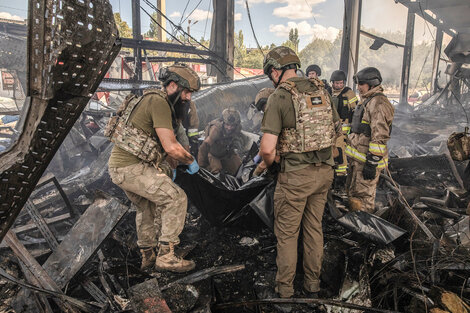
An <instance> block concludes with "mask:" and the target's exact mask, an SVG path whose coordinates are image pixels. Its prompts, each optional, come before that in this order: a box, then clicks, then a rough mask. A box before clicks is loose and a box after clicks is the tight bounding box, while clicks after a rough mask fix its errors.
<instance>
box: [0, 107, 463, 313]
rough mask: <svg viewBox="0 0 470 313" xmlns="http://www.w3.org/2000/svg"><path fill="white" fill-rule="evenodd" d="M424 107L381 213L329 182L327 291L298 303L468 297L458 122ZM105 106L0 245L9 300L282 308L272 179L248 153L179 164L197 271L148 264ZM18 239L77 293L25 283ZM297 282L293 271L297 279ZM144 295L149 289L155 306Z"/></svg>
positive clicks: (424, 302) (422, 304)
mask: <svg viewBox="0 0 470 313" xmlns="http://www.w3.org/2000/svg"><path fill="white" fill-rule="evenodd" d="M421 109H422V110H423V112H424V113H423V112H421V113H420V118H419V119H413V118H409V114H400V113H398V114H397V119H396V122H395V123H394V129H393V133H392V140H391V146H390V151H391V155H393V156H394V157H392V158H391V160H390V166H389V171H387V172H386V173H383V174H382V176H381V179H380V183H379V188H378V191H377V200H376V208H377V212H376V214H374V215H372V214H368V213H364V212H354V213H351V212H347V210H346V209H345V207H346V197H345V194H344V189H343V187H342V186H340V185H335V186H334V188H333V189H332V191H331V193H330V195H329V200H328V203H327V207H326V209H325V214H324V218H323V229H324V241H325V244H324V246H325V255H324V260H323V269H322V276H321V284H322V292H321V294H320V299H321V300H315V299H311V300H308V299H307V300H306V299H300V295H299V294H296V295H295V298H294V299H292V301H291V302H293V303H295V304H294V311H296V312H310V311H311V310H312V309H311V308H310V307H309V306H308V305H307V304H306V302H309V301H310V305H311V304H312V303H316V304H321V306H319V307H317V309H318V310H326V311H328V312H356V311H364V312H367V311H370V312H391V311H397V312H424V311H426V310H428V311H432V312H466V311H467V310H468V309H469V307H468V305H467V301H468V298H469V296H470V294H469V292H470V288H469V287H470V286H469V283H468V279H467V278H468V276H469V273H470V272H469V271H470V268H469V267H468V264H467V263H468V262H467V260H468V258H469V248H470V229H469V217H468V213H467V211H466V204H467V203H468V194H467V192H466V190H465V189H464V186H463V181H464V180H463V179H462V175H464V170H465V166H466V162H455V161H453V160H452V159H450V157H449V156H448V155H447V154H446V151H445V150H444V147H445V146H444V145H445V141H444V138H445V137H443V136H445V135H443V129H445V130H446V131H447V132H449V133H450V132H452V131H455V130H456V127H455V123H452V122H451V120H450V118H449V119H440V121H439V123H436V121H435V119H433V118H431V117H428V116H427V115H426V113H425V111H426V110H428V111H431V108H421ZM433 110H434V109H433ZM447 112H448V111H447ZM448 113H449V112H448ZM433 114H434V113H433ZM430 115H432V114H430ZM108 116H109V112H89V111H85V112H84V113H83V114H82V117H81V118H80V119H79V121H78V122H77V123H76V124H75V126H74V128H73V130H72V131H71V132H70V133H69V135H68V137H67V138H66V140H65V142H64V144H63V145H62V146H61V148H60V149H59V151H58V153H57V154H56V157H55V158H54V159H53V161H52V163H51V165H50V166H49V168H48V170H47V172H46V174H45V175H44V177H43V179H42V181H41V182H40V183H39V184H38V186H37V188H36V190H35V191H34V193H33V194H32V196H31V197H30V199H29V200H28V204H27V205H26V208H27V209H26V210H23V211H22V212H21V213H20V215H19V217H18V218H17V220H16V222H15V224H14V226H13V228H12V229H11V233H12V234H11V235H12V236H9V237H8V240H6V241H4V242H3V243H2V244H1V246H0V248H1V249H2V253H1V261H0V262H1V263H0V264H2V266H1V268H3V269H6V270H5V272H1V273H0V275H1V276H2V277H3V279H2V283H1V288H2V293H1V294H2V298H3V299H2V300H3V302H4V304H3V307H2V309H3V310H4V311H8V310H14V312H28V311H36V310H37V308H38V306H39V307H41V308H42V309H44V310H46V309H47V307H48V306H50V307H51V309H52V311H55V310H56V309H57V308H60V307H61V306H64V305H69V306H70V307H71V308H72V309H74V310H76V309H77V308H78V309H80V310H82V311H85V312H98V311H100V310H101V311H107V310H108V311H141V310H143V309H142V308H153V310H154V311H155V312H160V311H162V312H165V311H168V312H170V311H172V312H252V311H256V310H259V311H262V312H277V311H278V310H279V307H278V306H277V305H276V304H275V303H276V299H270V298H272V297H273V286H274V278H275V272H276V263H275V257H276V252H275V250H276V240H275V237H274V235H273V232H272V220H273V213H272V195H273V190H274V186H275V179H274V178H273V177H270V176H263V177H258V178H250V172H251V171H252V170H253V169H254V165H253V164H252V161H249V160H250V158H249V157H248V158H246V162H245V163H244V164H243V166H242V169H240V171H239V173H238V174H237V177H233V176H229V175H224V174H220V175H212V174H210V173H208V172H207V171H205V170H201V171H200V173H198V174H197V175H194V176H191V175H187V174H185V173H184V171H182V170H180V171H178V175H177V183H178V184H179V185H180V186H181V187H182V188H183V189H185V191H186V193H187V194H188V197H189V199H190V204H191V205H190V208H189V212H188V217H187V220H186V225H185V229H184V231H183V234H182V238H181V241H182V246H183V247H182V248H181V251H179V253H180V254H181V255H187V256H188V257H190V258H191V259H193V260H195V262H196V264H197V266H196V269H195V270H194V271H193V272H192V273H190V274H189V275H188V274H186V275H185V274H173V273H165V272H161V273H160V272H153V271H147V272H144V271H141V270H140V269H139V264H140V257H139V254H138V248H137V245H136V238H135V223H134V218H135V210H134V209H133V208H132V206H131V204H130V203H129V202H128V200H127V198H126V197H125V195H124V194H123V193H122V191H121V190H120V189H119V188H117V187H116V186H114V185H113V184H112V182H111V181H110V178H109V176H108V174H107V169H106V168H107V166H106V164H107V160H108V157H109V153H110V149H111V147H112V146H111V144H110V143H109V142H108V141H107V140H105V138H104V137H103V135H102V129H103V127H104V125H105V124H106V121H107V118H108ZM405 116H406V118H405ZM405 119H406V121H405ZM244 122H246V117H244ZM403 125H406V126H403ZM420 130H421V131H424V132H423V133H421V132H420ZM439 138H440V139H439ZM70 147H73V148H74V149H70ZM247 153H249V152H248V151H247ZM399 154H402V155H403V154H404V156H405V157H397V156H398V155H399ZM77 160H80V162H79V164H77ZM464 178H465V176H464ZM15 241H19V242H20V243H22V244H23V245H24V246H25V247H26V248H27V249H28V251H29V252H30V253H31V255H32V256H34V258H35V260H37V262H38V265H39V264H40V265H41V266H42V268H43V269H44V271H45V272H46V273H47V274H48V275H49V276H50V277H51V278H52V279H53V280H54V281H55V282H56V284H57V286H58V287H59V288H62V289H63V288H65V289H64V290H66V292H65V295H64V296H62V297H70V298H71V299H74V300H73V301H72V300H70V299H69V298H64V299H61V298H59V300H60V301H56V302H49V301H48V300H45V299H47V298H48V297H49V298H54V297H56V296H57V295H56V296H54V295H51V294H48V293H47V292H46V291H45V290H48V289H49V288H45V287H43V288H37V287H36V288H37V289H40V290H35V289H33V288H32V287H33V286H31V284H29V285H28V283H26V282H31V280H30V279H28V277H27V275H28V274H26V273H27V272H28V271H27V270H26V269H25V266H26V264H28V262H29V261H31V260H27V259H26V260H23V258H24V255H21V253H20V251H17V250H16V249H15V248H13V247H14V246H15V245H14V242H15ZM299 247H301V245H300V246H299ZM301 255H302V254H301V253H300V254H299V256H300V257H299V262H301ZM70 256H76V257H73V258H70ZM29 266H31V264H29ZM298 270H299V271H301V267H299V269H298ZM298 276H300V275H298ZM300 284H301V281H299V280H298V279H296V281H295V285H296V287H297V288H296V289H297V290H300V286H301V285H300ZM148 299H153V300H152V304H151V305H150V306H147V307H146V305H149V304H148ZM74 301H78V302H79V304H77V303H75V302H74ZM278 301H282V300H278ZM296 302H297V303H296ZM439 310H441V311H439Z"/></svg>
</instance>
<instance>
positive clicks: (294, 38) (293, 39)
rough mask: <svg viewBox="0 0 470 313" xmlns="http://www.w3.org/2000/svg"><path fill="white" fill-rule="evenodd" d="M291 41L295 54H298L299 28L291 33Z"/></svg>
mask: <svg viewBox="0 0 470 313" xmlns="http://www.w3.org/2000/svg"><path fill="white" fill-rule="evenodd" d="M289 41H290V42H291V43H292V44H293V46H294V49H293V50H294V51H295V53H297V52H298V50H299V42H300V39H299V30H298V29H297V28H291V29H290V31H289Z"/></svg>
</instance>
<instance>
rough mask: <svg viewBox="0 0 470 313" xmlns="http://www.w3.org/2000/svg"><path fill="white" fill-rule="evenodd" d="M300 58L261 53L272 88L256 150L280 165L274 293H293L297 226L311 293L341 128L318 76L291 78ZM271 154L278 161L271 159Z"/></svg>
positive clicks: (280, 51)
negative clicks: (334, 147)
mask: <svg viewBox="0 0 470 313" xmlns="http://www.w3.org/2000/svg"><path fill="white" fill-rule="evenodd" d="M299 67H300V60H299V58H298V56H297V55H296V54H295V52H294V51H293V50H292V49H290V48H287V47H276V48H274V49H272V50H271V51H270V52H269V53H267V54H266V56H265V58H264V62H263V70H264V73H265V74H266V75H267V76H268V77H269V78H270V79H271V81H272V82H273V84H274V86H275V87H276V91H275V92H274V93H273V94H272V95H271V96H270V97H269V99H268V102H267V106H266V112H265V113H264V118H263V123H262V126H261V130H262V131H263V133H264V134H263V137H262V139H261V147H260V154H261V156H262V158H263V161H264V162H265V163H266V165H267V166H268V167H269V168H270V169H273V168H275V167H277V166H279V167H280V173H279V175H278V178H277V185H276V189H275V192H274V233H275V235H276V238H277V258H276V263H277V274H276V292H277V293H278V294H279V296H280V297H282V298H288V297H291V296H292V295H293V294H294V286H293V282H294V277H295V272H296V264H297V241H298V236H299V230H300V226H301V225H302V228H303V248H304V258H303V268H304V273H305V274H304V281H303V290H304V294H305V295H306V296H307V297H316V296H317V293H318V291H319V290H320V270H321V263H322V256H323V232H322V217H323V210H324V206H325V202H326V199H327V193H328V190H329V188H330V186H331V183H332V181H333V166H334V160H333V153H332V150H333V146H334V143H335V140H336V137H337V136H339V134H340V132H341V129H340V123H339V117H338V114H337V113H336V110H335V109H334V106H333V104H332V102H331V97H330V95H329V94H328V92H327V91H326V90H325V88H324V84H323V83H322V81H320V80H319V79H318V78H311V79H308V78H303V77H297V75H296V71H297V69H298V68H299ZM276 154H278V155H280V164H276V163H275V159H276Z"/></svg>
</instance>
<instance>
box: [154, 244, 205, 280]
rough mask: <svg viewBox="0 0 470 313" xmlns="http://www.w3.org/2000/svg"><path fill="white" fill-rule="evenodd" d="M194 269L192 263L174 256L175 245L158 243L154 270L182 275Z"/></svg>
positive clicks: (194, 265)
mask: <svg viewBox="0 0 470 313" xmlns="http://www.w3.org/2000/svg"><path fill="white" fill-rule="evenodd" d="M194 267H196V264H195V263H194V261H190V260H185V259H183V258H181V257H179V256H177V255H176V254H175V245H174V243H172V242H169V243H163V242H160V249H159V250H158V255H157V260H156V261H155V268H156V269H157V270H160V271H171V272H177V273H183V272H187V271H190V270H192V269H194Z"/></svg>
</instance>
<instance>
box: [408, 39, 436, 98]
mask: <svg viewBox="0 0 470 313" xmlns="http://www.w3.org/2000/svg"><path fill="white" fill-rule="evenodd" d="M431 50H432V47H431V49H429V50H428V54H427V55H426V57H425V58H424V63H423V66H421V70H420V71H419V75H418V79H416V84H415V87H414V88H413V92H411V93H412V94H413V93H414V92H415V91H416V88H417V87H418V83H419V79H420V78H421V74H422V73H423V70H424V66H425V65H426V62H427V61H428V57H429V54H430V53H431Z"/></svg>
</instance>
